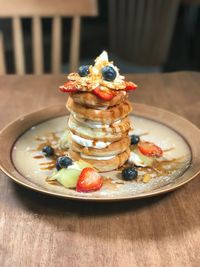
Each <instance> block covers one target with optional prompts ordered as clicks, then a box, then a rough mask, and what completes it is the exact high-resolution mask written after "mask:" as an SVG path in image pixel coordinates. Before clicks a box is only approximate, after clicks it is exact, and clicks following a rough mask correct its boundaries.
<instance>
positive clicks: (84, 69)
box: [78, 65, 89, 77]
mask: <svg viewBox="0 0 200 267" xmlns="http://www.w3.org/2000/svg"><path fill="white" fill-rule="evenodd" d="M78 74H79V75H80V76H81V77H85V76H87V75H88V74H89V66H88V65H82V66H80V67H79V69H78Z"/></svg>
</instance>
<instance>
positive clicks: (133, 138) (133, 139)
mask: <svg viewBox="0 0 200 267" xmlns="http://www.w3.org/2000/svg"><path fill="white" fill-rule="evenodd" d="M139 142H140V137H139V135H136V134H132V135H131V145H136V144H138V143H139Z"/></svg>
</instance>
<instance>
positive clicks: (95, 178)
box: [76, 167, 103, 192]
mask: <svg viewBox="0 0 200 267" xmlns="http://www.w3.org/2000/svg"><path fill="white" fill-rule="evenodd" d="M102 185H103V177H102V176H101V175H100V174H99V173H98V172H96V171H95V170H94V169H93V168H90V167H87V168H84V169H83V170H82V172H81V174H80V176H79V179H78V182H77V186H76V191H78V192H92V191H96V190H99V189H100V188H101V187H102Z"/></svg>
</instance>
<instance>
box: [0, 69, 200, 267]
mask: <svg viewBox="0 0 200 267" xmlns="http://www.w3.org/2000/svg"><path fill="white" fill-rule="evenodd" d="M65 78H66V76H63V75H62V76H50V75H44V76H1V77H0V112H1V113H0V114H1V115H0V116H1V117H0V118H1V119H0V126H1V127H3V126H5V125H6V124H7V123H9V122H10V121H11V120H14V119H15V118H16V117H17V116H19V115H22V114H24V113H27V112H31V111H34V110H36V109H39V108H43V107H45V106H48V105H52V104H55V103H63V105H64V104H65V101H66V98H65V96H64V95H63V94H60V93H58V91H57V90H56V89H57V87H58V85H60V84H62V83H63V82H64V81H65ZM129 78H130V79H132V80H133V81H135V82H136V83H138V84H139V85H140V89H138V91H137V92H135V93H134V94H132V95H133V97H132V100H133V101H135V102H143V103H147V104H150V105H155V106H158V107H161V108H164V109H167V110H170V111H173V112H175V113H177V114H180V115H182V116H184V117H186V118H187V119H189V120H190V121H191V122H193V123H195V124H196V125H198V126H200V74H199V73H195V72H179V73H171V74H141V75H139V74H134V75H130V77H129ZM0 266H2V267H5V266H6V267H7V266H15V267H18V266H20V267H21V266H23V267H24V266H25V267H26V266H28V267H31V266H34V267H36V266H48V267H51V266H56V267H57V266H69V267H71V266H75V267H76V266H80V267H83V266H87V267H90V266H91V267H93V266H98V267H99V266H100V267H104V266H106V267H109V266H110V267H113V266H115V267H123V266H125V267H129V266H131V267H132V266H142V267H143V266H148V267H149V266H167V267H168V266H176V267H179V266H187V267H188V266H200V179H198V178H196V179H195V180H194V181H192V182H190V183H189V184H187V185H185V186H183V187H182V188H180V189H178V190H177V191H174V192H173V193H168V194H166V195H163V196H159V197H154V198H151V199H143V200H137V201H129V202H122V203H101V204H98V203H84V202H74V201H68V200H64V199H58V198H54V197H48V196H46V195H42V194H39V193H37V192H32V191H30V190H28V189H25V188H22V187H21V186H19V185H16V184H15V183H13V182H12V181H11V180H10V179H8V178H7V177H6V175H4V174H3V173H1V174H0Z"/></svg>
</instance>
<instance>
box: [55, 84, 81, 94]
mask: <svg viewBox="0 0 200 267" xmlns="http://www.w3.org/2000/svg"><path fill="white" fill-rule="evenodd" d="M59 90H60V91H61V92H64V93H75V92H78V89H77V88H76V87H75V82H72V81H69V82H66V83H65V84H64V85H61V86H60V87H59Z"/></svg>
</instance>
